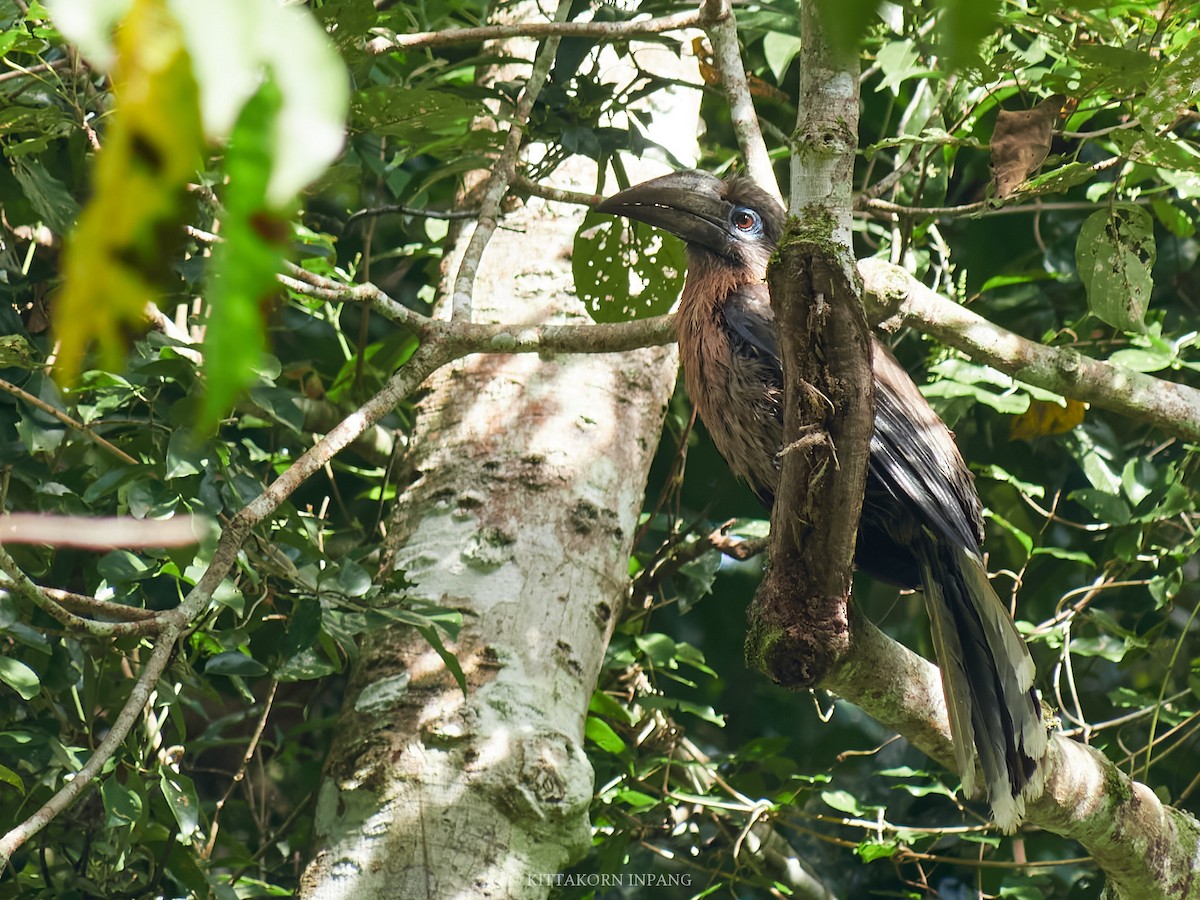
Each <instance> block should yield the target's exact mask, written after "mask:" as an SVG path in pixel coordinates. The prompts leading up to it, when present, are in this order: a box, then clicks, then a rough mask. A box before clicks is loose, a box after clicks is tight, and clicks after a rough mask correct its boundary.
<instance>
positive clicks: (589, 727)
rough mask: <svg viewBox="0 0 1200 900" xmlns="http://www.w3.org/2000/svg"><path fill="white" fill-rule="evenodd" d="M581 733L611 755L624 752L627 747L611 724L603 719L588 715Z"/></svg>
mask: <svg viewBox="0 0 1200 900" xmlns="http://www.w3.org/2000/svg"><path fill="white" fill-rule="evenodd" d="M583 735H584V737H586V738H587V739H588V740H590V741H592V742H593V743H594V744H595V745H596V746H597V747H599V748H600V749H601V750H603V751H605V752H606V753H611V754H612V755H613V756H618V755H620V754H622V753H624V752H625V751H626V750H627V749H628V748H627V747H626V746H625V742H624V741H623V740H621V736H620V735H619V734H617V733H616V732H615V731H613V729H612V726H611V725H609V724H608V723H607V722H605V721H604V720H603V719H598V718H596V717H595V716H588V717H587V722H586V723H585V724H584V726H583Z"/></svg>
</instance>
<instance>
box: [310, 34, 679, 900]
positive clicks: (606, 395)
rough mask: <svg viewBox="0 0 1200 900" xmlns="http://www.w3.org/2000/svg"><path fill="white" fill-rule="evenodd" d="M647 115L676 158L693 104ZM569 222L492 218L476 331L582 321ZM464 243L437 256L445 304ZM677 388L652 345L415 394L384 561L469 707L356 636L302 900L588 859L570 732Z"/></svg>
mask: <svg viewBox="0 0 1200 900" xmlns="http://www.w3.org/2000/svg"><path fill="white" fill-rule="evenodd" d="M647 52H648V53H650V54H653V53H654V52H655V51H654V50H653V49H652V48H651V49H649V50H648V51H647ZM639 59H640V61H641V62H642V63H643V64H644V65H645V64H648V60H647V59H646V56H645V55H643V56H640V57H639ZM676 74H683V73H676ZM689 94H690V96H689ZM657 102H659V103H661V104H663V110H661V112H662V113H663V115H662V124H663V127H664V128H665V129H667V130H668V132H669V131H670V130H671V129H674V134H673V135H672V134H669V133H665V134H664V135H663V136H662V137H663V139H664V140H665V141H667V142H670V143H673V144H674V146H673V150H674V152H675V153H676V154H677V155H678V154H683V156H684V158H689V157H690V158H694V156H695V148H694V145H695V134H696V115H697V113H698V104H699V93H698V92H697V91H691V92H688V93H685V94H683V95H682V96H676V97H674V98H659V99H658V101H657ZM689 110H690V121H689V119H688V111H689ZM668 112H670V113H673V114H667V113H668ZM680 113H682V115H680ZM680 136H683V137H684V138H685V142H684V145H683V146H680V144H679V141H678V138H679V137H680ZM575 171H576V172H577V177H576V178H574V179H573V181H572V183H568V184H560V185H559V186H561V187H565V188H571V189H575V190H579V189H580V188H582V187H587V188H589V189H594V188H595V186H596V183H597V179H596V171H595V166H594V164H592V165H590V166H584V167H583V170H582V172H580V171H579V170H578V169H576V170H575ZM657 171H661V166H660V167H659V168H658V170H657ZM657 171H655V172H654V173H653V174H657ZM649 174H652V173H651V172H647V171H642V172H637V171H636V170H635V176H636V175H640V176H641V177H648V176H649ZM581 218H582V211H581V210H578V209H570V208H566V207H559V206H557V205H548V204H547V203H545V202H543V201H541V200H537V199H534V200H532V201H530V203H529V205H528V206H527V207H525V208H523V209H521V210H519V211H517V212H516V213H513V214H509V215H507V216H505V217H504V220H503V228H501V229H499V230H497V231H496V232H495V233H494V235H493V236H492V237H491V240H490V243H489V244H488V247H487V250H486V252H485V253H484V255H483V256H482V259H481V260H480V263H479V268H478V270H477V272H476V275H475V277H474V279H473V284H472V290H471V291H470V304H469V309H470V315H471V316H472V318H473V321H475V322H487V321H504V322H526V323H542V322H552V323H553V322H563V321H580V320H581V319H582V318H583V314H582V308H581V306H580V304H579V303H578V301H577V300H576V299H575V298H574V296H573V285H572V279H571V271H570V250H571V243H572V238H573V235H574V233H575V231H576V229H577V228H578V226H579V223H580V220H581ZM468 241H469V236H467V235H464V236H463V237H462V238H460V240H459V241H458V246H457V248H455V251H456V252H454V253H448V256H449V257H450V258H451V259H452V260H453V261H452V262H451V263H450V265H449V267H448V268H449V269H450V273H449V275H450V277H448V278H447V283H448V284H454V285H455V287H454V291H455V294H456V299H457V298H458V297H461V295H462V293H463V291H462V288H463V287H464V286H465V282H463V281H462V280H461V278H459V279H455V278H454V277H453V272H454V271H456V270H457V271H460V272H461V267H460V266H458V265H457V257H458V255H459V254H461V252H462V251H463V249H464V245H465V244H467V242H468ZM444 293H447V294H448V293H449V291H445V292H444ZM455 306H456V307H458V308H459V309H460V310H461V309H462V308H463V306H464V305H463V304H462V303H457V302H456V303H455ZM675 372H676V354H675V351H674V347H673V346H671V347H667V348H664V347H657V348H651V349H645V350H639V351H634V352H631V353H628V354H622V355H589V356H569V355H564V356H558V357H556V358H541V357H538V356H535V355H532V354H526V355H521V356H516V355H499V354H497V355H486V356H471V357H467V358H466V359H464V360H461V361H459V362H457V363H455V364H453V365H451V366H447V367H446V368H443V369H442V370H440V371H439V372H437V373H436V374H435V375H434V376H433V377H432V378H430V379H429V381H428V382H427V384H426V389H427V393H426V395H425V397H424V399H423V400H422V401H421V403H420V405H419V409H418V418H417V427H416V429H415V432H414V434H413V435H412V438H411V442H410V449H409V454H408V457H407V460H406V463H407V467H408V470H409V473H408V474H409V476H410V477H411V479H412V480H411V484H410V485H409V486H408V487H407V489H406V490H405V491H404V494H403V495H402V497H401V498H400V499H399V501H398V503H397V505H396V509H395V514H394V516H393V517H392V520H391V523H390V526H389V527H390V533H389V537H388V546H389V547H390V548H391V552H392V554H393V564H394V568H395V571H396V572H397V573H399V574H400V575H402V577H403V580H404V582H405V584H406V585H407V587H406V590H405V594H406V595H407V596H408V597H411V598H417V599H421V600H427V601H432V602H435V603H438V604H440V605H442V606H448V607H452V608H455V609H457V610H459V611H461V612H462V615H463V628H462V631H461V633H460V635H459V639H458V641H457V642H455V643H454V644H452V645H451V646H450V650H451V651H452V652H453V653H454V654H455V656H456V657H457V659H458V662H459V664H460V665H461V667H462V669H463V671H464V673H465V675H466V681H467V689H466V692H465V694H464V692H463V691H462V690H460V688H459V687H458V685H457V684H456V683H455V681H454V679H453V677H452V676H451V674H450V673H449V671H448V670H447V668H446V666H445V664H444V663H443V661H442V659H441V658H440V657H439V656H438V655H437V654H436V653H435V652H434V651H433V650H432V649H431V648H430V646H429V645H428V644H427V643H426V642H425V641H424V639H423V638H421V637H420V636H419V635H417V634H415V633H413V632H412V631H411V630H406V629H403V628H399V627H397V628H389V629H385V630H382V631H379V632H377V633H374V634H371V635H370V636H369V637H368V638H367V640H366V641H365V642H364V646H363V648H362V654H361V657H360V658H359V660H358V662H357V664H356V666H355V668H354V673H353V676H352V679H351V683H350V687H349V690H348V694H347V699H346V703H345V706H344V710H343V715H342V721H341V725H340V728H339V730H338V737H337V739H336V741H335V745H334V747H333V749H332V751H331V755H330V759H329V761H328V763H327V767H326V778H325V781H324V783H323V786H322V788H321V792H320V797H319V801H318V809H317V815H316V828H317V831H318V833H319V834H320V835H321V840H320V849H319V850H318V852H317V854H316V855H315V857H314V859H313V860H312V862H311V863H310V865H309V867H308V869H307V871H306V873H305V877H304V883H303V888H302V896H305V897H311V898H317V897H320V898H327V897H347V898H349V897H354V898H370V897H389V898H391V897H404V898H417V897H431V898H434V897H436V898H440V897H451V896H453V897H460V898H468V897H487V898H498V897H514V898H515V897H520V898H527V897H537V896H544V895H545V894H546V893H547V891H548V890H549V888H550V886H551V885H552V884H553V880H554V876H555V875H556V874H557V873H558V872H560V871H561V870H562V869H563V868H564V867H565V866H567V865H568V864H570V863H571V862H572V861H574V860H576V859H578V858H580V857H581V856H583V854H584V853H585V852H586V850H587V848H588V847H589V846H590V841H591V832H590V826H589V819H588V806H589V803H590V801H591V798H592V786H593V785H592V783H593V773H592V769H591V766H590V764H589V762H588V760H587V758H586V756H585V754H584V750H583V726H584V720H585V715H586V710H587V706H588V701H589V698H590V696H591V692H592V690H593V689H594V686H595V683H596V679H597V676H598V673H599V670H600V665H601V663H602V661H603V655H604V650H605V647H606V646H607V643H608V639H609V636H610V634H611V631H612V628H613V625H614V624H615V622H616V620H617V617H618V616H619V614H620V608H621V605H622V603H623V601H624V599H625V595H626V591H627V587H628V576H627V566H628V559H629V555H630V551H631V547H632V541H633V537H634V531H635V528H636V525H637V518H638V514H639V512H640V510H641V507H642V500H643V492H644V489H645V482H646V475H647V472H648V470H649V465H650V461H651V458H652V456H653V454H654V452H655V448H656V446H657V444H658V439H659V433H660V429H661V425H662V417H663V413H664V410H665V405H666V402H667V400H668V399H669V397H670V394H671V391H672V389H673V385H674V379H675Z"/></svg>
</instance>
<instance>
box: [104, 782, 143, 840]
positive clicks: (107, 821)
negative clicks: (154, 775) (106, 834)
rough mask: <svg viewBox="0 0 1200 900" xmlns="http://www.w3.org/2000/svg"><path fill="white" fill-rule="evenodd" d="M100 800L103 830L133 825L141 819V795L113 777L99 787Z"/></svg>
mask: <svg viewBox="0 0 1200 900" xmlns="http://www.w3.org/2000/svg"><path fill="white" fill-rule="evenodd" d="M100 799H101V800H102V801H103V802H104V827H105V828H123V827H126V826H129V825H135V824H137V822H138V821H139V820H140V819H141V817H142V797H141V795H140V794H139V793H138V792H137V791H133V790H130V789H129V788H127V787H125V786H124V785H123V784H121V783H120V782H119V781H117V779H116V778H114V777H111V776H110V777H108V778H106V779H104V784H102V785H101V786H100Z"/></svg>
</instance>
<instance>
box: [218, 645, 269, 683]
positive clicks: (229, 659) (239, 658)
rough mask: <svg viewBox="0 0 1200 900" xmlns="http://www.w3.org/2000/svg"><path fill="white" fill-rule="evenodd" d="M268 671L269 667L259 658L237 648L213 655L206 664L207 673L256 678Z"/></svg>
mask: <svg viewBox="0 0 1200 900" xmlns="http://www.w3.org/2000/svg"><path fill="white" fill-rule="evenodd" d="M267 671H268V669H267V667H266V666H264V665H263V664H262V663H260V662H259V661H258V660H257V659H254V658H252V657H249V656H247V655H246V654H245V653H239V652H238V651H236V650H229V651H227V652H225V653H218V654H217V655H216V656H213V657H211V658H210V659H209V660H208V662H207V663H206V664H205V666H204V673H205V674H206V675H240V676H243V677H245V678H254V677H257V676H259V675H266V674H267Z"/></svg>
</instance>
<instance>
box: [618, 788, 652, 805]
mask: <svg viewBox="0 0 1200 900" xmlns="http://www.w3.org/2000/svg"><path fill="white" fill-rule="evenodd" d="M617 799H618V800H620V801H621V802H622V803H626V804H628V805H629V806H632V807H634V808H635V809H649V808H650V807H652V806H657V805H658V803H659V799H658V798H657V797H652V796H651V795H650V794H646V793H643V792H642V791H634V790H629V789H626V790H622V791H617Z"/></svg>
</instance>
